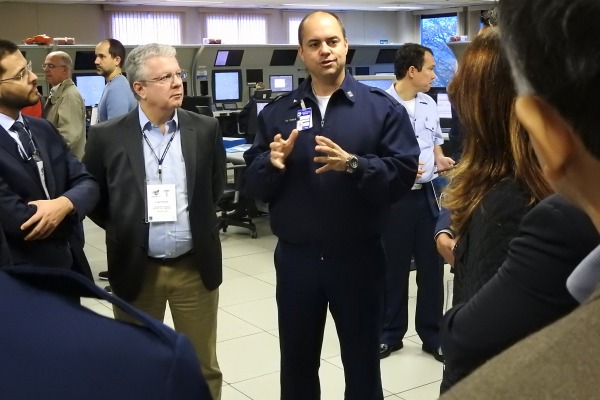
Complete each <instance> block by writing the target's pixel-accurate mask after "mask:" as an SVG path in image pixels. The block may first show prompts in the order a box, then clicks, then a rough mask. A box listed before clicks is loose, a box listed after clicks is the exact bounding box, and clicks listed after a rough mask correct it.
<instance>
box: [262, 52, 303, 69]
mask: <svg viewBox="0 0 600 400" xmlns="http://www.w3.org/2000/svg"><path fill="white" fill-rule="evenodd" d="M297 55H298V50H273V55H272V56H271V62H270V63H269V65H270V66H272V67H275V66H290V65H294V63H295V62H296V56H297Z"/></svg>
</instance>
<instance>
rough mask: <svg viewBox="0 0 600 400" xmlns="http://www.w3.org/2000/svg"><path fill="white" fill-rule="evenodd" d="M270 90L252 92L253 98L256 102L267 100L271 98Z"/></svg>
mask: <svg viewBox="0 0 600 400" xmlns="http://www.w3.org/2000/svg"><path fill="white" fill-rule="evenodd" d="M271 93H272V91H271V89H259V90H255V91H254V94H253V96H254V98H255V99H256V100H267V99H270V98H271Z"/></svg>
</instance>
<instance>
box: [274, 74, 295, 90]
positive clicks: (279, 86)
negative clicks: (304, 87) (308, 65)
mask: <svg viewBox="0 0 600 400" xmlns="http://www.w3.org/2000/svg"><path fill="white" fill-rule="evenodd" d="M269 85H270V86H271V90H272V91H273V92H291V91H292V90H294V77H293V76H292V75H270V76H269Z"/></svg>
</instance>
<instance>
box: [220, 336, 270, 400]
mask: <svg viewBox="0 0 600 400" xmlns="http://www.w3.org/2000/svg"><path fill="white" fill-rule="evenodd" d="M217 357H218V358H219V365H220V366H221V371H222V372H223V379H224V380H225V381H226V382H228V383H230V384H234V383H236V382H240V381H245V380H248V379H251V378H255V377H258V376H262V375H267V374H271V373H274V372H277V371H279V341H278V340H277V338H276V337H274V336H272V335H269V334H268V333H266V332H261V333H257V334H255V335H249V336H244V337H241V338H237V339H232V340H226V341H223V342H219V343H218V344H217ZM234 387H235V386H234ZM261 400H262V399H261Z"/></svg>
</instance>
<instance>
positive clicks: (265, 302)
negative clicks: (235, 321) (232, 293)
mask: <svg viewBox="0 0 600 400" xmlns="http://www.w3.org/2000/svg"><path fill="white" fill-rule="evenodd" d="M222 309H223V310H224V311H227V312H228V313H230V314H232V315H234V316H236V317H238V318H240V319H241V320H244V321H246V322H249V323H251V324H252V325H255V326H257V327H259V328H260V329H262V330H264V331H268V330H272V329H277V304H276V302H275V298H274V297H269V298H268V299H262V300H255V301H249V302H246V303H242V304H236V305H233V306H228V307H222Z"/></svg>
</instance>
